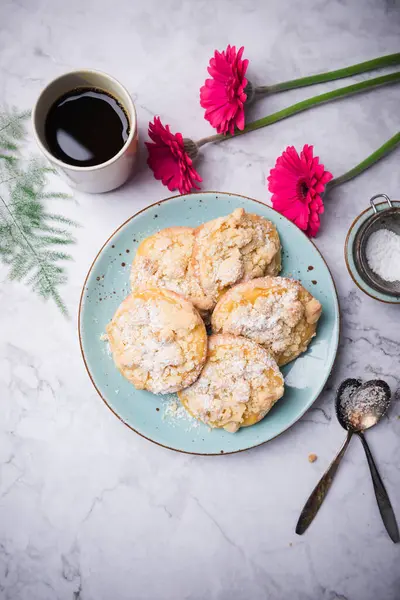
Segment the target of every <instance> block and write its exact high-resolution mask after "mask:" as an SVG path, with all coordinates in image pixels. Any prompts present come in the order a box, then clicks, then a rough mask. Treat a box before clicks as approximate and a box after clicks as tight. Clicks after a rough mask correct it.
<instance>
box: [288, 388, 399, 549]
mask: <svg viewBox="0 0 400 600" xmlns="http://www.w3.org/2000/svg"><path fill="white" fill-rule="evenodd" d="M389 405H390V388H389V386H388V384H387V383H386V382H385V381H382V380H381V379H373V380H371V381H367V382H366V383H364V384H361V382H360V381H359V380H358V379H345V380H344V381H343V382H342V383H341V384H340V386H339V389H338V391H337V395H336V401H335V407H336V416H337V418H338V421H339V423H340V425H341V426H342V427H343V428H344V429H346V430H347V437H346V439H345V441H344V443H343V445H342V447H341V448H340V450H339V452H338V454H337V455H336V457H335V458H334V460H333V461H332V463H331V464H330V466H329V467H328V469H327V470H326V471H325V473H324V474H323V476H322V477H321V479H320V481H319V482H318V484H317V485H316V487H315V488H314V490H313V491H312V493H311V495H310V497H309V498H308V500H307V502H306V504H305V505H304V508H303V510H302V512H301V515H300V518H299V520H298V522H297V526H296V533H297V534H299V535H301V534H303V533H304V532H305V531H306V529H307V528H308V526H309V525H310V523H311V522H312V521H313V519H314V517H315V515H316V514H317V512H318V510H319V509H320V506H321V504H322V502H323V501H324V499H325V496H326V494H327V493H328V490H329V488H330V487H331V484H332V481H333V478H334V476H335V474H336V471H337V469H338V467H339V464H340V462H341V460H342V458H343V456H344V453H345V452H346V449H347V447H348V445H349V442H350V440H351V438H352V436H353V433H355V434H356V435H358V437H359V438H360V440H361V442H362V445H363V447H364V450H365V454H366V457H367V461H368V465H369V468H370V472H371V478H372V483H373V486H374V491H375V496H376V501H377V503H378V507H379V511H380V513H381V517H382V521H383V523H384V525H385V527H386V531H387V532H388V534H389V536H390V538H391V540H392V541H393V542H394V543H397V542H399V541H400V537H399V529H398V527H397V523H396V517H395V515H394V512H393V508H392V505H391V503H390V500H389V496H388V494H387V492H386V489H385V486H384V485H383V481H382V479H381V477H380V475H379V473H378V469H377V468H376V465H375V462H374V459H373V457H372V454H371V451H370V449H369V446H368V444H367V440H366V439H365V436H364V433H363V432H364V430H365V429H369V428H370V427H373V426H374V425H376V424H377V423H378V421H380V419H381V418H382V417H383V415H384V414H385V413H386V411H387V409H388V408H389Z"/></svg>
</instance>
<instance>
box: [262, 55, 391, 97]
mask: <svg viewBox="0 0 400 600" xmlns="http://www.w3.org/2000/svg"><path fill="white" fill-rule="evenodd" d="M399 64H400V52H398V53H396V54H387V55H386V56H380V57H379V58H374V59H373V60H367V61H365V62H362V63H358V64H356V65H352V66H351V67H345V68H344V69H337V70H336V71H328V72H327V73H320V74H318V75H310V76H309V77H300V78H299V79H292V80H291V81H283V82H282V83H276V84H275V85H265V86H260V87H256V88H255V93H256V94H257V95H266V94H275V93H276V92H284V91H286V90H294V89H296V88H301V87H306V86H308V85H315V84H316V83H326V82H327V81H335V80H336V79H343V78H345V77H353V76H354V75H359V74H360V73H366V72H367V71H373V70H375V69H383V68H385V67H394V66H397V65H399Z"/></svg>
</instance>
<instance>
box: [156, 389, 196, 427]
mask: <svg viewBox="0 0 400 600" xmlns="http://www.w3.org/2000/svg"><path fill="white" fill-rule="evenodd" d="M163 405H164V412H163V415H162V419H163V421H165V422H166V423H167V424H168V425H170V426H171V427H182V426H184V427H185V426H186V427H185V429H186V431H190V430H191V429H195V428H196V427H199V425H200V423H199V421H197V419H194V418H193V417H192V416H191V415H190V414H189V413H188V412H187V410H186V408H185V407H184V406H183V405H182V404H181V403H180V402H179V400H177V398H176V396H175V394H171V395H168V394H167V395H165V396H163Z"/></svg>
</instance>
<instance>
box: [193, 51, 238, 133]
mask: <svg viewBox="0 0 400 600" xmlns="http://www.w3.org/2000/svg"><path fill="white" fill-rule="evenodd" d="M243 50H244V47H243V46H242V47H241V48H240V50H239V51H238V52H236V48H235V46H228V47H227V49H226V50H224V51H223V52H218V50H216V51H215V53H214V57H213V58H212V59H211V60H210V66H209V67H208V69H207V70H208V72H209V74H210V75H211V77H212V79H206V82H205V84H204V85H203V87H202V88H201V89H200V104H201V106H202V107H203V108H205V109H206V112H205V115H204V118H205V119H206V120H207V121H209V122H210V123H211V125H212V126H213V127H215V129H216V130H217V131H218V133H223V134H226V133H228V132H229V133H231V134H233V133H234V131H235V126H236V127H237V128H238V129H240V130H243V129H244V103H245V101H246V98H247V95H246V94H245V87H246V85H247V79H246V78H245V73H246V69H247V65H248V64H249V61H248V60H242V54H243Z"/></svg>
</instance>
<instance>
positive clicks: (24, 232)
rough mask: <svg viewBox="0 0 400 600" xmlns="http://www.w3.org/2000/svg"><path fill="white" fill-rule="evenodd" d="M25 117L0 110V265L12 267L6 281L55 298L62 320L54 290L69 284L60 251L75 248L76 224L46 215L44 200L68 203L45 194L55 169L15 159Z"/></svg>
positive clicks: (56, 195)
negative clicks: (17, 283)
mask: <svg viewBox="0 0 400 600" xmlns="http://www.w3.org/2000/svg"><path fill="white" fill-rule="evenodd" d="M28 115H29V113H17V112H16V111H12V112H4V111H3V112H1V111H0V184H1V185H0V260H1V261H2V262H3V263H4V264H6V265H8V266H9V267H10V270H9V278H10V279H12V280H16V281H21V282H24V283H26V284H27V285H28V286H30V287H31V289H32V290H33V291H35V292H36V293H37V294H39V296H41V297H42V298H44V299H45V300H47V299H49V298H51V299H53V301H54V302H55V303H56V305H57V306H58V307H59V308H60V310H61V311H62V312H63V313H64V314H65V315H66V314H67V309H66V306H65V304H64V302H63V300H62V298H61V296H60V293H59V291H58V288H59V286H60V285H62V284H64V283H65V282H66V280H67V275H66V272H65V268H64V266H63V263H64V262H65V261H70V260H72V257H71V256H70V255H69V254H67V253H66V252H64V251H62V250H61V249H60V250H59V249H58V248H64V247H66V246H68V245H71V244H73V243H75V238H74V237H73V235H72V234H71V232H70V231H69V229H68V228H72V227H75V226H77V224H76V223H75V222H74V221H73V220H71V219H68V218H66V217H63V216H62V215H57V214H54V213H51V212H47V210H46V201H47V200H64V199H67V198H69V196H68V195H67V194H64V193H59V192H52V191H51V190H50V191H49V190H48V189H47V176H48V174H49V173H54V169H52V168H50V167H48V166H47V165H46V164H44V163H43V161H42V160H39V159H37V158H32V159H29V160H28V161H24V162H22V160H21V159H20V157H19V149H20V144H21V141H22V140H23V137H24V134H25V127H24V123H25V120H26V118H27V116H28ZM57 224H60V225H62V227H57Z"/></svg>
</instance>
